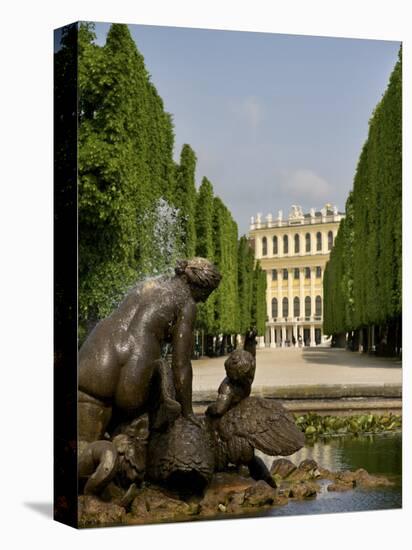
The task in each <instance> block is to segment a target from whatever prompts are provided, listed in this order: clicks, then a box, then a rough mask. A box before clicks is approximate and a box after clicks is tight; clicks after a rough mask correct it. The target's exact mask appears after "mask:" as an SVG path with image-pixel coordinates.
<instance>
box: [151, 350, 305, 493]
mask: <svg viewBox="0 0 412 550" xmlns="http://www.w3.org/2000/svg"><path fill="white" fill-rule="evenodd" d="M255 367H256V362H255V358H254V357H253V355H252V354H251V353H250V352H248V351H245V350H235V351H233V352H232V353H231V354H230V355H229V357H228V358H227V360H226V361H225V369H226V374H227V376H226V377H225V379H224V380H223V382H222V383H221V385H220V387H219V392H218V397H217V400H216V402H215V403H212V404H211V405H209V407H208V408H207V410H206V417H205V419H204V423H203V426H194V425H193V424H192V423H188V422H184V421H183V419H178V421H176V422H175V423H174V425H173V426H171V427H169V428H168V429H167V430H166V431H163V432H162V431H160V432H153V433H152V434H151V436H150V438H149V450H148V456H149V461H148V475H149V477H150V479H152V480H153V481H156V482H158V483H164V484H166V485H170V486H173V488H176V485H179V484H180V486H181V488H184V487H191V488H192V490H193V492H199V491H201V490H202V488H204V487H205V486H206V485H207V483H208V481H210V479H211V474H212V472H213V471H215V472H217V471H224V470H226V469H227V468H228V467H229V465H230V464H232V465H235V466H240V465H246V466H247V467H248V468H249V473H250V475H251V477H253V478H254V479H256V480H260V479H263V480H264V481H266V482H267V483H268V484H269V485H270V486H272V487H276V484H275V481H274V479H273V478H272V476H271V475H270V472H269V470H268V469H267V467H266V465H265V464H264V462H263V460H262V459H261V458H259V457H258V456H256V455H255V449H258V450H260V451H262V452H263V453H266V454H268V455H271V456H276V455H284V456H287V455H290V454H293V453H294V452H296V451H298V450H299V449H300V448H301V447H302V446H303V444H304V435H303V434H302V433H301V432H300V431H299V429H298V428H297V426H296V424H295V422H294V419H293V417H292V415H291V414H289V413H288V412H287V411H286V409H284V408H283V407H282V405H279V404H278V403H276V402H274V401H271V400H268V399H264V398H259V397H250V392H251V387H252V382H253V378H254V374H255Z"/></svg>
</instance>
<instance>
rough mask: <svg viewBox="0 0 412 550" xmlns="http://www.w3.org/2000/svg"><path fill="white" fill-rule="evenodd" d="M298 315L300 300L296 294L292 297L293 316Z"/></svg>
mask: <svg viewBox="0 0 412 550" xmlns="http://www.w3.org/2000/svg"><path fill="white" fill-rule="evenodd" d="M299 316H300V300H299V298H298V297H297V296H295V298H294V299H293V317H299Z"/></svg>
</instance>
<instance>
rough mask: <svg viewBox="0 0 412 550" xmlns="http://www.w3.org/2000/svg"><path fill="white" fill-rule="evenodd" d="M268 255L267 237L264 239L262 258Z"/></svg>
mask: <svg viewBox="0 0 412 550" xmlns="http://www.w3.org/2000/svg"><path fill="white" fill-rule="evenodd" d="M267 253H268V240H267V238H266V237H263V239H262V256H266V255H267Z"/></svg>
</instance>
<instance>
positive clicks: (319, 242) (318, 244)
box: [316, 232, 322, 251]
mask: <svg viewBox="0 0 412 550" xmlns="http://www.w3.org/2000/svg"><path fill="white" fill-rule="evenodd" d="M316 250H317V251H321V250H322V233H320V232H318V233H316Z"/></svg>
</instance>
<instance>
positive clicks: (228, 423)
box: [78, 258, 304, 502]
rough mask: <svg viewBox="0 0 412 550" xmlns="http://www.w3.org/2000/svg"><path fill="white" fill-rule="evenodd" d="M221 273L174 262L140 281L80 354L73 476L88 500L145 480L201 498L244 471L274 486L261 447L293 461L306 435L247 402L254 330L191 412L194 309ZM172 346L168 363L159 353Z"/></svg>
mask: <svg viewBox="0 0 412 550" xmlns="http://www.w3.org/2000/svg"><path fill="white" fill-rule="evenodd" d="M219 282H220V274H219V272H218V271H217V269H216V267H215V266H214V265H213V264H212V263H211V262H209V261H208V260H205V259H203V258H193V259H191V260H184V261H180V262H179V263H178V264H177V266H176V268H175V275H174V276H173V277H166V276H162V277H157V278H151V279H148V280H146V281H144V282H142V283H140V284H138V285H137V286H136V287H135V288H134V289H133V290H132V291H131V292H129V294H128V295H127V296H126V297H125V299H124V300H123V301H122V303H121V304H120V305H119V307H118V308H117V309H116V310H115V311H114V312H113V313H112V314H111V315H110V316H109V317H108V318H106V319H104V320H102V321H101V322H100V323H99V324H98V325H97V326H96V327H95V329H94V330H93V332H92V333H91V334H90V336H89V337H88V338H87V340H86V342H85V343H84V345H83V346H82V348H81V350H80V353H79V406H78V418H79V440H80V441H79V478H80V486H81V488H82V487H83V492H84V493H85V494H96V495H101V494H103V493H104V492H105V489H106V488H107V490H108V491H109V493H110V487H108V485H109V483H110V482H113V483H114V484H115V485H116V486H117V487H119V488H122V489H123V490H125V491H126V493H125V495H124V502H129V501H130V499H132V498H134V497H133V495H135V494H136V491H137V490H138V489H137V486H139V485H140V484H141V482H142V481H143V480H146V479H148V480H150V481H153V482H155V483H160V484H165V485H168V486H171V487H173V489H175V490H177V491H178V492H179V493H182V494H184V493H191V492H193V493H195V492H202V491H203V490H204V489H205V488H206V487H207V485H208V484H209V482H210V481H211V479H212V476H213V473H214V472H217V471H222V470H225V469H227V468H228V467H229V466H230V465H232V466H233V465H235V466H239V465H247V466H248V468H249V472H250V475H251V476H252V477H253V478H254V479H256V480H260V479H263V480H265V481H266V482H267V483H269V485H271V486H272V487H274V486H275V482H274V480H273V479H272V477H271V475H270V473H269V471H268V469H267V468H266V466H265V464H264V462H263V461H262V460H261V459H260V458H259V457H257V456H256V455H255V449H258V450H260V451H262V452H264V453H266V454H269V455H289V454H292V453H293V452H295V451H297V450H298V449H299V448H300V447H301V446H302V445H303V441H304V438H303V434H302V433H301V432H300V431H299V430H298V429H297V427H296V425H295V423H294V421H293V418H292V416H291V415H289V413H288V412H287V411H286V410H285V409H284V408H283V407H282V406H281V405H279V404H277V403H275V402H273V401H270V400H267V399H263V398H258V397H251V396H250V393H251V389H252V383H253V379H254V375H255V369H256V359H255V356H256V331H255V329H251V330H250V331H248V333H247V335H246V336H245V340H244V348H245V349H243V350H235V351H233V352H232V353H231V354H230V355H229V357H228V358H227V360H226V361H225V369H226V377H225V378H224V380H223V381H222V383H221V384H220V386H219V391H218V396H217V400H216V402H215V403H212V404H211V405H209V407H208V408H207V411H206V415H205V416H204V417H203V418H196V417H195V416H194V413H193V408H192V367H191V354H192V350H193V332H194V321H195V314H196V303H197V302H200V301H204V300H206V299H207V297H208V296H209V295H210V293H211V292H212V291H213V290H214V289H215V288H216V287H217V286H218V284H219ZM165 343H170V344H171V346H172V358H171V364H169V362H168V361H167V360H166V359H165V358H163V357H162V346H163V345H164V344H165Z"/></svg>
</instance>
